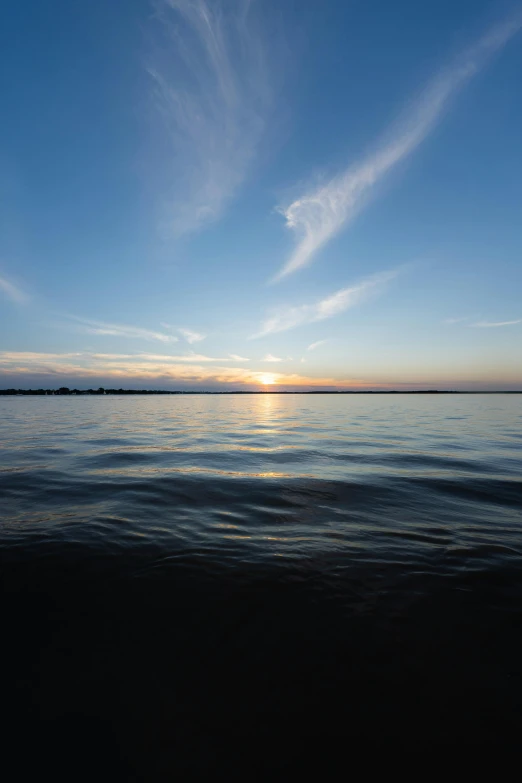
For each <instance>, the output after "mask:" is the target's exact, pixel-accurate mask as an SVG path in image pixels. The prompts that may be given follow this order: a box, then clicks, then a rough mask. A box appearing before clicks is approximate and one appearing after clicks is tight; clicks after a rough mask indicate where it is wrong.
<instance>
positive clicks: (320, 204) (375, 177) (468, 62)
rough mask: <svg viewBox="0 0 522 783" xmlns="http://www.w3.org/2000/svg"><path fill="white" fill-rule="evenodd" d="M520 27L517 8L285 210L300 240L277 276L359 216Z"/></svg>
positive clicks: (292, 269) (520, 15) (292, 268)
mask: <svg viewBox="0 0 522 783" xmlns="http://www.w3.org/2000/svg"><path fill="white" fill-rule="evenodd" d="M521 27H522V13H518V14H517V15H516V16H514V17H511V18H510V19H509V20H507V21H505V22H503V23H501V24H498V25H496V26H495V27H493V28H492V29H491V30H489V31H488V32H487V33H486V34H485V35H484V36H483V37H482V38H480V39H479V40H478V41H476V42H475V44H473V45H472V46H471V47H469V48H468V49H467V50H466V51H465V52H464V53H463V54H462V55H461V56H460V57H459V58H457V60H456V61H455V62H454V63H453V65H451V66H450V67H448V68H446V69H445V70H444V71H442V73H440V74H439V75H438V76H437V77H436V78H435V79H434V80H433V81H432V82H431V83H430V84H428V86H427V87H426V88H425V89H424V91H423V92H422V94H421V96H420V98H419V99H418V100H417V101H416V102H415V104H414V105H413V107H412V108H411V109H410V110H409V111H408V112H407V114H406V117H405V119H404V120H403V121H402V122H401V123H400V124H399V125H398V126H396V127H395V128H394V129H393V131H392V132H391V133H389V134H388V140H387V141H386V142H385V143H383V144H382V145H381V146H380V147H378V148H377V149H376V150H375V151H374V152H373V153H372V154H370V155H369V156H368V157H366V158H364V159H363V160H362V161H359V162H357V163H355V164H354V165H353V166H350V167H349V168H348V169H346V170H345V171H343V172H341V173H340V174H339V175H337V176H335V177H334V178H333V179H331V180H330V181H329V182H328V183H327V184H326V185H324V186H322V187H319V188H317V189H313V190H311V191H309V192H307V193H304V194H303V195H302V196H300V197H299V198H297V199H296V200H295V201H293V202H292V203H291V204H290V205H289V206H287V207H285V208H282V209H281V210H280V211H281V213H282V215H283V216H284V218H285V220H286V225H287V227H288V228H290V229H291V230H292V231H294V232H295V234H296V235H297V237H298V244H297V246H296V247H295V249H294V251H293V253H292V254H291V256H290V258H289V259H288V261H287V262H286V264H284V266H283V267H282V269H281V270H280V272H279V273H278V274H277V275H276V277H275V278H274V279H275V280H280V279H281V278H283V277H286V276H287V275H289V274H291V273H292V272H295V271H297V270H298V269H300V268H302V267H304V266H306V265H308V264H310V263H311V261H312V259H313V256H314V255H315V254H316V253H317V251H318V250H320V249H321V248H322V247H323V246H324V245H325V244H326V243H327V242H329V241H330V240H331V239H332V238H333V237H334V236H335V235H336V234H337V233H338V232H339V231H340V230H341V229H342V228H344V227H345V226H346V225H348V224H349V223H350V222H351V221H352V220H353V219H354V218H355V216H356V215H357V214H358V212H359V211H360V210H361V209H362V207H363V206H364V205H365V203H366V202H367V201H368V199H369V197H370V195H371V193H372V191H373V190H374V188H375V187H376V185H377V184H378V183H379V182H380V181H381V180H382V179H383V177H384V176H385V175H386V174H388V172H389V171H391V169H393V168H394V167H395V166H396V165H397V164H398V163H399V162H400V161H402V160H404V159H405V158H407V157H408V156H409V155H411V153H412V152H413V151H414V150H415V149H416V148H417V147H419V145H420V144H421V143H422V142H423V141H424V140H425V139H426V137H427V136H428V134H429V133H430V131H431V130H432V129H433V128H434V126H435V125H436V123H437V122H438V121H439V120H440V119H441V117H442V115H443V113H444V110H445V109H446V108H447V106H448V104H449V102H450V100H451V99H452V98H453V97H454V96H455V94H456V93H457V91H458V90H459V89H460V88H462V87H464V86H465V84H466V83H467V82H468V81H470V79H471V78H472V77H473V76H474V75H475V74H476V73H478V71H479V70H480V69H481V68H482V67H483V66H484V65H485V63H486V61H487V59H488V57H490V56H492V55H493V54H494V53H495V52H496V51H498V50H500V49H501V48H502V47H503V46H504V45H505V44H506V43H507V42H508V41H509V40H510V38H512V37H513V36H514V35H515V34H516V33H517V32H518V31H519V30H520V28H521Z"/></svg>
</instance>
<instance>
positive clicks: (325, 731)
mask: <svg viewBox="0 0 522 783" xmlns="http://www.w3.org/2000/svg"><path fill="white" fill-rule="evenodd" d="M521 447H522V396H518V395H472V396H471V395H470V396H467V395H462V396H459V395H456V396H450V395H440V396H436V395H429V396H424V395H421V396H412V395H393V396H383V395H375V396H370V395H361V396H352V395H350V396H345V395H340V396H335V395H326V396H320V395H314V396H305V395H297V396H292V395H257V396H250V395H247V396H172V397H170V396H158V397H118V396H105V397H103V396H102V397H44V398H37V397H7V398H5V397H4V398H0V468H1V469H0V499H1V506H0V523H1V524H0V544H1V557H2V584H3V605H4V607H5V608H6V612H5V618H6V619H5V623H4V627H5V638H6V639H7V641H6V643H5V644H4V645H3V656H4V660H3V662H2V672H3V679H4V685H5V687H6V690H7V693H8V698H7V699H6V701H5V703H6V704H8V705H9V706H8V707H5V709H4V712H7V714H8V715H9V719H10V723H11V726H12V728H13V738H12V741H11V742H12V747H13V748H18V750H17V751H16V752H17V753H19V757H18V758H19V760H21V759H22V758H24V757H25V755H26V754H24V752H23V751H22V750H20V747H21V746H23V747H24V748H25V747H27V745H29V746H31V747H33V748H35V749H36V750H35V754H36V755H35V756H34V758H37V759H38V764H43V765H44V766H45V764H52V765H54V766H53V769H55V767H56V764H57V759H59V760H60V763H62V765H63V766H64V769H65V771H66V774H68V775H69V776H70V775H72V776H73V777H76V778H77V777H78V775H79V774H81V773H82V771H84V772H85V774H86V775H87V776H89V775H91V774H93V772H92V769H94V768H96V769H97V770H98V771H99V769H100V765H101V766H102V767H103V769H104V770H106V774H107V779H111V780H115V779H121V780H144V779H147V780H156V779H157V780H171V779H173V777H172V776H173V775H175V774H181V775H182V777H183V778H186V777H187V775H190V774H207V773H209V772H210V773H212V772H215V771H216V770H218V769H219V770H220V771H221V770H224V769H229V768H231V766H232V765H233V766H234V767H237V765H241V764H244V765H245V770H249V769H250V770H251V769H252V766H251V765H252V759H255V760H256V761H255V764H256V768H263V769H265V771H269V770H273V769H274V765H275V766H276V767H277V768H281V769H285V770H287V771H293V772H296V771H300V770H303V771H304V770H307V771H309V770H311V769H312V768H316V769H317V770H319V771H321V772H324V771H325V770H326V769H327V768H328V766H329V765H330V767H331V768H332V769H334V768H335V764H337V762H338V760H339V754H346V753H347V754H349V755H351V756H352V757H353V756H354V755H357V754H361V753H365V752H366V753H367V755H366V759H367V761H368V759H371V758H372V757H373V755H372V754H374V752H375V751H376V750H381V751H385V752H386V753H387V754H388V755H389V754H390V753H396V752H398V753H404V754H407V755H408V756H410V755H411V754H415V753H424V754H425V753H429V752H432V751H433V750H434V749H437V748H440V747H441V746H442V747H444V748H448V749H451V750H452V752H454V751H455V750H456V749H459V750H463V751H464V752H469V749H470V748H474V749H476V748H479V747H480V748H481V752H484V749H488V748H489V749H492V750H495V752H498V750H499V749H502V750H504V751H505V750H506V749H508V748H511V747H516V746H517V743H518V741H519V736H520V730H521V729H522V718H521V716H522V665H521V663H520V661H521V660H522V658H521V654H522V622H521V621H522V600H521V599H522V569H521V566H522V513H521V511H522V484H521V481H520V476H521V468H522V448H521ZM57 743H58V745H57ZM441 743H442V745H441ZM368 749H371V750H368ZM368 754H369V755H368ZM78 759H82V763H81V764H78ZM25 760H27V758H25ZM89 764H91V766H92V769H91V767H89ZM89 770H90V771H89ZM96 774H98V773H96ZM245 774H248V773H245ZM267 774H268V773H267Z"/></svg>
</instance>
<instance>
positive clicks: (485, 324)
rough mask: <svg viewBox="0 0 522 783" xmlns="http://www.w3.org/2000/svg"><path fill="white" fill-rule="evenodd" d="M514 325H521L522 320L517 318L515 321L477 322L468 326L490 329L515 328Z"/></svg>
mask: <svg viewBox="0 0 522 783" xmlns="http://www.w3.org/2000/svg"><path fill="white" fill-rule="evenodd" d="M515 324H522V318H517V319H516V320H515V321H478V322H477V323H476V324H470V326H473V327H477V328H481V329H490V328H495V327H497V326H515Z"/></svg>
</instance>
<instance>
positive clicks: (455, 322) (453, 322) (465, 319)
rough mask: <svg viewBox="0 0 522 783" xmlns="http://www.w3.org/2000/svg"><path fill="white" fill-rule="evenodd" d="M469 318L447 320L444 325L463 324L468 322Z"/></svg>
mask: <svg viewBox="0 0 522 783" xmlns="http://www.w3.org/2000/svg"><path fill="white" fill-rule="evenodd" d="M468 320H469V319H468V318H467V317H464V318H445V319H444V321H443V323H445V324H461V323H463V321H468Z"/></svg>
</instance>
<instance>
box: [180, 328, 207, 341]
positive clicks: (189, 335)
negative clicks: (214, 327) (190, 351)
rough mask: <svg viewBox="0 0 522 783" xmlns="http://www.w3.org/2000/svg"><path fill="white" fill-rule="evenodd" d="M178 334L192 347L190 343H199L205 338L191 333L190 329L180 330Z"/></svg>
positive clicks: (196, 333) (204, 335)
mask: <svg viewBox="0 0 522 783" xmlns="http://www.w3.org/2000/svg"><path fill="white" fill-rule="evenodd" d="M179 332H180V334H182V335H183V337H184V338H185V340H186V341H187V342H188V343H190V344H191V345H192V343H199V342H201V340H204V339H205V338H206V336H207V335H206V334H199V333H198V332H193V331H192V330H191V329H180V330H179Z"/></svg>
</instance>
